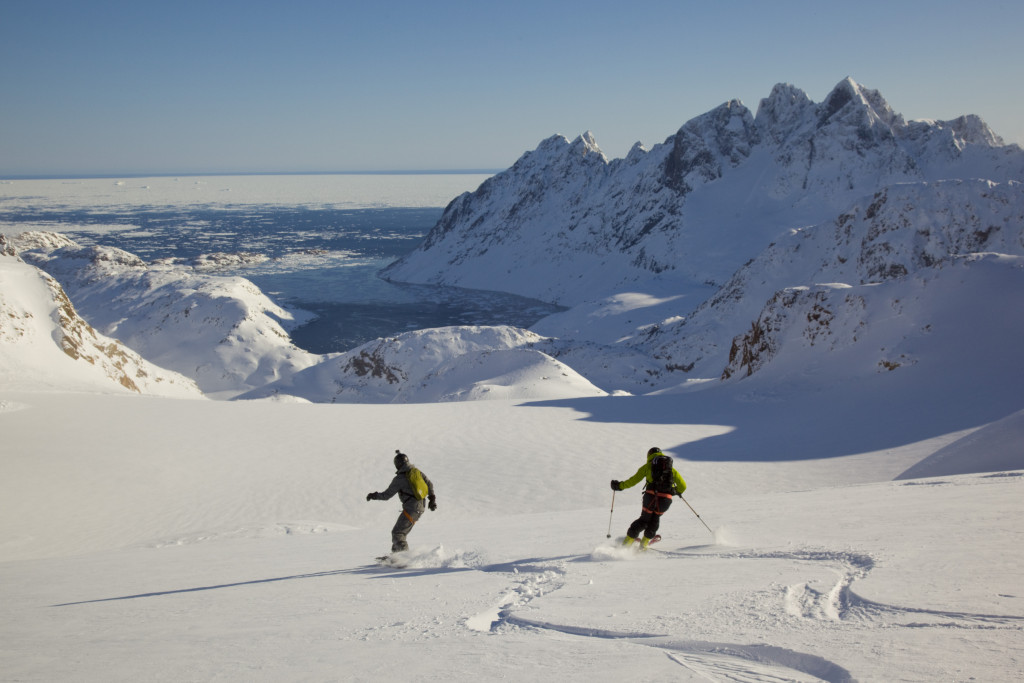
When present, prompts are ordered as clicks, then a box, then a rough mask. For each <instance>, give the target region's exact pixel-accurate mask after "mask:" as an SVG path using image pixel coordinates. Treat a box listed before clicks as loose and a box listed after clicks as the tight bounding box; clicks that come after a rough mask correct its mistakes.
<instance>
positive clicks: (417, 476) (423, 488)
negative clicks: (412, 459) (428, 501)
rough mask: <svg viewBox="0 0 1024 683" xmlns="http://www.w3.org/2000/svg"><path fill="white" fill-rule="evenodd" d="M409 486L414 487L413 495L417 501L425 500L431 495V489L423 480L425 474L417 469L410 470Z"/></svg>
mask: <svg viewBox="0 0 1024 683" xmlns="http://www.w3.org/2000/svg"><path fill="white" fill-rule="evenodd" d="M409 485H410V486H412V494H413V495H414V496H416V500H423V499H424V498H426V497H427V494H428V493H430V488H429V487H428V486H427V482H426V481H425V480H424V479H423V473H422V472H420V471H419V470H418V469H416V468H415V467H411V468H409Z"/></svg>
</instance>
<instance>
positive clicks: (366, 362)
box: [240, 327, 605, 403]
mask: <svg viewBox="0 0 1024 683" xmlns="http://www.w3.org/2000/svg"><path fill="white" fill-rule="evenodd" d="M544 341H545V340H544V339H543V338H542V337H540V336H539V335H536V334H534V333H532V332H528V331H526V330H520V329H517V328H514V327H443V328H436V329H429V330H419V331H416V332H409V333H406V334H402V335H399V336H397V337H395V338H389V339H379V340H377V341H375V342H370V343H368V344H364V345H363V346H361V347H359V348H357V349H354V350H352V351H349V352H347V353H342V354H338V355H337V356H334V357H332V358H329V359H327V360H325V361H323V362H322V363H320V364H318V365H316V366H313V367H311V368H309V369H307V370H304V371H302V372H299V373H296V374H294V375H292V376H290V377H287V378H285V379H282V380H280V381H278V382H274V383H272V384H269V385H267V386H265V387H262V388H260V389H257V390H255V391H253V392H250V393H248V394H245V395H243V396H241V397H240V398H267V397H278V398H283V397H288V396H291V397H299V398H303V399H307V400H310V401H314V402H317V403H428V402H444V401H465V400H482V399H553V398H572V397H579V396H603V395H605V392H604V391H602V390H601V389H598V388H597V387H595V386H594V385H593V384H591V383H590V382H589V381H588V380H586V379H584V378H583V377H582V376H580V374H579V373H577V372H576V371H575V370H573V369H572V368H570V367H568V366H567V365H565V364H564V363H561V362H559V361H558V360H555V359H554V358H553V357H551V356H550V355H548V354H546V353H544V352H543V351H541V350H540V349H539V348H538V346H540V345H542V344H543V343H544Z"/></svg>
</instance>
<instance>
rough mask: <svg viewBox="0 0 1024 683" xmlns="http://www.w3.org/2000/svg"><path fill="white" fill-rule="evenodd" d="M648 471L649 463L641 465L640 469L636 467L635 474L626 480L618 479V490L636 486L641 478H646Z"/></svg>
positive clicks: (649, 469)
mask: <svg viewBox="0 0 1024 683" xmlns="http://www.w3.org/2000/svg"><path fill="white" fill-rule="evenodd" d="M650 471H651V466H650V465H649V464H644V465H641V466H640V469H638V470H637V471H636V474H634V475H633V476H632V477H630V478H629V479H627V480H626V481H620V482H619V490H620V491H622V490H623V489H628V488H629V487H631V486H636V485H637V484H639V483H640V480H641V479H646V478H647V473H648V472H650Z"/></svg>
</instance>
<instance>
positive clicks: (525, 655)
mask: <svg viewBox="0 0 1024 683" xmlns="http://www.w3.org/2000/svg"><path fill="white" fill-rule="evenodd" d="M737 386H738V385H737ZM845 393H846V390H845V389H837V388H832V389H829V388H825V387H822V389H821V391H820V392H819V394H818V396H817V398H818V400H817V401H816V402H808V403H807V404H805V406H806V409H805V410H804V411H803V412H801V413H794V412H792V411H790V412H789V420H788V422H786V424H785V425H783V426H782V427H781V428H780V429H781V430H784V431H788V432H789V433H790V434H791V435H792V436H793V441H792V443H791V445H792V446H796V444H804V445H803V446H802V448H804V449H805V451H806V452H804V453H803V455H804V456H805V457H806V459H803V460H787V459H785V458H779V459H775V460H773V459H772V457H773V456H772V454H761V457H760V458H753V457H752V458H751V459H750V460H748V461H746V462H730V461H728V459H725V458H717V459H690V454H691V452H694V449H695V447H696V446H697V445H699V444H701V443H706V444H713V443H715V442H717V441H721V440H723V439H724V440H726V441H728V440H729V437H730V436H739V437H741V438H746V437H745V435H743V434H742V432H744V431H753V432H755V434H754V435H753V437H752V438H756V436H757V434H756V432H757V431H758V426H757V425H756V424H750V423H740V424H723V423H724V422H727V421H728V417H729V414H728V412H720V413H719V416H720V418H722V419H720V420H719V422H718V423H717V424H716V423H715V421H713V420H712V421H705V420H704V416H703V415H701V413H700V410H699V409H698V408H699V406H700V405H701V403H702V399H701V396H702V395H703V394H687V395H681V396H662V397H656V398H641V397H632V398H631V397H622V398H602V399H587V401H597V402H607V401H616V402H620V403H621V405H620V408H621V409H619V410H616V411H613V412H615V413H616V414H617V415H618V416H619V420H618V421H603V420H601V419H595V418H600V415H595V414H589V413H587V412H586V407H587V404H585V403H580V404H579V406H578V407H576V408H574V407H571V406H570V405H560V404H559V403H558V402H556V403H554V404H552V403H534V404H524V403H521V402H514V401H511V402H510V401H477V402H462V403H435V404H416V405H387V406H382V405H324V404H287V403H280V402H274V401H242V402H217V401H214V402H210V401H169V400H166V399H155V398H143V397H133V396H111V395H80V394H79V395H75V394H59V393H36V392H12V391H10V390H8V389H6V388H4V389H0V430H2V431H3V433H4V437H5V438H4V442H5V444H6V445H5V448H4V454H3V458H2V460H0V468H2V470H0V511H2V514H0V559H2V561H0V664H2V666H0V671H2V672H3V673H2V674H0V678H3V679H4V680H19V681H71V680H74V681H112V680H113V681H120V680H123V681H128V680H132V681H137V680H153V681H178V680H211V679H219V680H232V681H234V680H248V681H279V680H355V681H363V680H365V681H370V680H374V681H379V680H395V679H399V678H405V677H407V676H409V675H410V672H411V671H415V672H416V676H417V677H418V678H421V679H424V680H439V679H445V680H460V681H461V680H467V681H468V680H480V679H484V680H493V679H499V678H516V679H520V678H524V677H526V678H541V679H565V680H582V679H593V680H611V679H616V680H617V679H621V678H629V677H641V678H644V679H649V678H671V679H673V680H688V681H705V680H745V681H775V680H798V681H847V680H860V681H882V680H885V681H894V680H913V681H924V680H970V679H974V680H992V681H995V680H1000V681H1002V680H1014V679H1016V678H1017V677H1019V675H1020V673H1021V669H1020V662H1021V658H1022V656H1024V645H1022V642H1024V641H1022V639H1021V634H1022V630H1024V602H1022V597H1021V594H1020V590H1019V588H1020V582H1019V571H1018V567H1019V566H1020V564H1021V562H1022V561H1024V550H1022V547H1024V546H1022V544H1021V543H1019V535H1020V528H1021V525H1022V523H1024V508H1022V505H1021V500H1022V496H1021V486H1022V485H1024V476H1022V475H1024V471H1021V470H1022V468H1024V462H1022V461H1021V457H1020V453H1019V452H1018V453H1017V456H1016V458H1015V460H1014V461H1008V462H1005V463H1003V464H1004V465H1009V466H1013V467H1015V468H1016V470H1017V471H1008V472H1000V473H996V474H991V475H986V474H958V475H945V476H940V477H937V478H930V479H915V480H905V481H899V482H894V481H892V479H893V477H895V476H897V475H898V474H899V473H901V472H903V471H905V470H906V469H908V468H910V467H912V466H914V465H915V464H918V463H927V458H928V457H929V456H931V455H932V454H934V453H936V452H938V451H939V450H940V449H941V448H942V447H943V446H946V447H954V446H951V445H950V444H960V445H961V446H962V447H963V448H964V451H965V454H966V452H967V451H972V450H974V449H972V448H971V447H970V446H969V441H967V440H966V439H965V437H966V435H965V433H963V432H957V433H941V434H939V433H936V434H934V435H933V436H932V437H931V438H928V439H924V440H922V441H917V442H908V441H906V440H899V439H896V440H892V441H888V442H886V443H884V444H878V445H881V446H883V447H882V448H880V449H878V450H875V451H858V450H856V449H857V448H858V447H859V446H861V445H862V442H860V441H858V440H857V438H855V436H853V435H854V434H855V433H856V430H855V429H851V430H849V431H847V432H835V431H831V433H829V432H830V430H831V427H832V425H833V424H834V423H833V420H832V418H833V417H834V416H835V413H836V412H837V411H842V415H841V417H842V420H843V421H845V422H847V423H849V424H850V426H851V427H854V426H857V425H862V424H863V423H864V422H865V420H864V419H863V418H864V416H862V415H860V414H858V413H857V412H853V411H849V410H848V407H847V406H846V405H844V404H843V395H844V394H845ZM631 404H636V406H635V410H633V409H631V408H630V407H629V406H630V405H631ZM737 405H739V404H737ZM815 406H816V407H815ZM784 414H786V413H785V412H784V411H780V412H779V413H777V414H775V415H774V418H773V419H774V420H775V421H776V422H777V421H779V419H778V418H779V416H780V415H784ZM54 424H58V425H60V426H61V429H59V430H54V429H52V425H54ZM992 429H996V430H999V431H1002V432H1003V433H1004V434H1005V433H1006V432H1005V431H1004V430H1003V428H1002V427H999V426H994V427H993V428H992ZM883 431H886V433H887V434H888V436H890V437H891V436H892V435H893V434H896V433H898V432H899V430H895V429H888V430H883ZM737 432H740V434H737ZM976 433H977V434H982V433H983V432H976ZM111 435H116V438H111ZM825 437H827V440H828V441H829V442H831V443H832V444H833V445H834V447H835V449H836V450H837V451H847V452H849V454H848V455H843V456H839V455H836V456H831V453H830V452H826V451H818V450H817V449H816V444H817V443H819V442H821V441H825V440H826V438H825ZM967 438H969V437H967ZM731 443H736V441H735V439H733V441H732V442H731ZM10 444H16V445H17V447H16V448H14V449H12V448H10V446H9V445H10ZM650 445H659V446H661V447H663V448H664V449H666V450H667V451H669V452H670V453H671V454H672V455H674V456H675V457H676V465H677V467H678V468H679V469H680V470H681V472H682V473H683V475H684V477H685V478H686V479H687V481H688V483H689V488H688V491H687V494H686V499H687V502H689V503H690V505H692V506H693V508H694V509H695V510H696V511H697V512H698V513H699V514H700V515H701V519H702V520H704V521H706V522H707V524H708V525H709V526H710V527H711V528H712V530H713V533H712V532H709V531H708V530H707V529H705V528H704V526H702V525H701V523H700V520H698V519H697V518H696V517H695V516H694V514H693V513H692V512H691V511H690V510H689V509H688V508H687V507H686V505H684V504H683V503H682V502H681V501H678V500H677V501H676V502H675V504H674V505H673V507H672V509H670V510H669V512H668V513H667V514H666V515H665V517H664V520H663V523H662V528H661V532H662V534H663V537H664V540H663V541H662V542H661V543H660V544H659V545H658V546H657V547H658V550H656V551H655V550H652V551H650V552H649V553H648V554H646V555H642V556H641V555H634V554H632V553H628V552H623V551H621V550H619V549H617V547H616V546H615V545H614V540H615V539H614V538H613V539H611V540H606V539H605V534H606V532H607V531H608V529H609V527H610V529H611V533H612V535H613V536H620V535H621V534H622V533H623V530H624V529H625V526H626V525H627V524H628V523H629V521H630V520H631V519H632V518H633V517H634V516H635V515H636V514H637V513H638V511H639V496H638V494H637V493H636V492H635V489H634V490H630V491H627V492H621V493H618V494H616V496H615V499H614V510H613V511H611V513H610V510H609V502H610V501H611V500H612V497H611V496H610V492H609V491H608V489H607V486H608V484H607V482H608V480H609V479H611V478H613V477H614V478H623V477H625V476H626V475H628V474H630V473H631V472H632V471H633V470H634V469H635V468H636V467H637V466H638V465H639V463H640V462H642V460H643V454H644V452H645V451H646V449H647V447H648V446H650ZM727 447H728V444H725V445H723V448H726V449H727ZM395 448H401V449H402V450H404V451H406V452H408V453H409V454H410V456H411V457H412V460H413V462H414V463H415V464H416V465H417V466H419V467H421V468H422V469H423V470H424V471H425V472H427V473H428V475H429V476H430V477H431V478H432V479H433V481H434V483H435V486H436V488H437V492H438V501H439V509H438V511H437V512H434V513H430V512H428V513H427V514H426V516H425V517H424V519H422V520H421V521H420V523H419V524H418V525H417V527H416V528H415V530H414V531H413V533H412V535H411V536H410V541H411V543H412V546H413V551H412V553H411V554H412V557H411V559H410V562H411V564H410V566H409V567H408V568H407V569H402V570H395V569H385V568H382V567H378V566H376V565H375V564H374V562H373V559H372V558H373V556H374V555H378V554H380V553H381V552H384V551H386V550H387V548H388V545H389V539H388V531H389V529H390V527H391V524H392V523H393V521H394V519H395V517H396V516H397V514H398V506H397V503H396V502H395V501H391V502H390V503H380V502H367V501H366V500H365V493H366V492H368V491H372V490H379V489H381V488H383V487H384V486H386V485H387V482H388V481H389V480H390V478H391V473H392V467H391V464H390V460H391V454H392V453H393V450H394V449H395ZM975 454H976V455H977V453H976V452H975ZM966 461H967V458H964V459H962V462H966ZM923 473H927V467H925V468H924V471H923Z"/></svg>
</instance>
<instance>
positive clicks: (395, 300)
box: [0, 174, 560, 353]
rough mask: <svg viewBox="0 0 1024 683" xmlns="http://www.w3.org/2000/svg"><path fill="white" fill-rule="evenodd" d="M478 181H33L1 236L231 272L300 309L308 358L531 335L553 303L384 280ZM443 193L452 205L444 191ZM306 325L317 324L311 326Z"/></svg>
mask: <svg viewBox="0 0 1024 683" xmlns="http://www.w3.org/2000/svg"><path fill="white" fill-rule="evenodd" d="M486 177H487V176H486V175H479V174H446V175H438V174H422V175H408V174H406V175H331V176H218V177H211V178H207V177H204V178H201V179H200V178H184V179H181V178H132V179H128V180H117V179H71V180H67V179H65V180H34V181H33V180H29V181H14V182H6V183H4V184H3V185H2V186H0V232H8V233H12V232H21V231H23V230H28V229H36V230H49V231H53V232H61V233H64V234H66V235H67V236H69V237H71V238H72V239H74V240H75V241H77V242H79V243H81V244H83V245H100V246H109V247H117V248H120V249H124V250H125V251H128V252H131V253H133V254H135V255H137V256H139V257H140V258H142V259H144V260H146V261H147V262H150V263H153V262H158V263H169V262H174V263H179V264H181V266H180V267H191V266H190V264H193V263H198V261H197V259H200V257H203V256H204V255H210V254H218V255H229V256H226V257H221V258H217V259H205V260H204V261H203V265H202V266H200V267H202V269H203V272H207V273H210V274H216V275H238V276H242V277H245V278H247V279H249V280H250V281H252V282H253V283H254V284H256V285H257V286H258V287H259V288H260V289H262V290H263V291H264V292H265V293H266V294H267V295H268V296H270V297H271V298H272V299H274V300H275V301H276V302H277V303H278V304H280V305H282V306H285V307H287V308H290V309H294V310H298V311H305V312H308V313H310V314H312V316H310V315H299V316H298V318H299V319H300V320H301V321H303V324H301V325H300V326H298V327H296V328H295V329H293V330H290V332H291V334H292V338H293V340H294V341H295V343H296V344H297V345H298V346H300V347H302V348H304V349H306V350H308V351H312V352H314V353H331V352H337V351H346V350H349V349H351V348H354V347H356V346H358V345H360V344H362V343H365V342H367V341H370V340H373V339H376V338H378V337H385V336H389V335H394V334H398V333H401V332H405V331H408V330H411V329H422V328H427V327H441V326H446V325H487V324H510V325H516V326H520V327H528V326H530V325H532V324H533V323H534V322H536V321H537V320H539V319H540V318H542V317H543V316H545V315H547V314H549V313H552V312H555V311H557V310H560V309H559V308H558V307H557V306H553V305H549V304H545V303H543V302H539V301H535V300H532V299H525V298H523V297H518V296H515V295H510V294H503V293H500V292H490V291H481V290H467V289H460V288H453V287H439V286H427V285H409V284H402V283H391V282H386V281H384V280H382V279H380V278H378V277H377V273H378V271H379V270H380V269H381V268H383V267H384V266H386V265H387V264H389V263H391V262H392V261H394V260H395V259H397V258H399V257H400V256H402V255H404V254H406V253H408V252H409V251H411V250H413V249H415V248H416V246H417V245H418V244H419V242H420V241H421V240H422V239H423V237H424V236H425V235H426V234H427V232H429V230H430V228H431V227H433V225H434V224H435V223H436V222H437V219H438V218H440V216H441V214H442V212H443V209H444V205H445V204H447V202H448V201H450V200H451V199H453V198H454V197H455V196H457V194H459V193H460V189H461V190H462V191H471V190H473V189H475V188H476V187H477V186H478V185H479V183H480V182H482V181H483V179H485V178H486ZM449 195H450V196H449ZM313 316H315V317H313Z"/></svg>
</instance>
